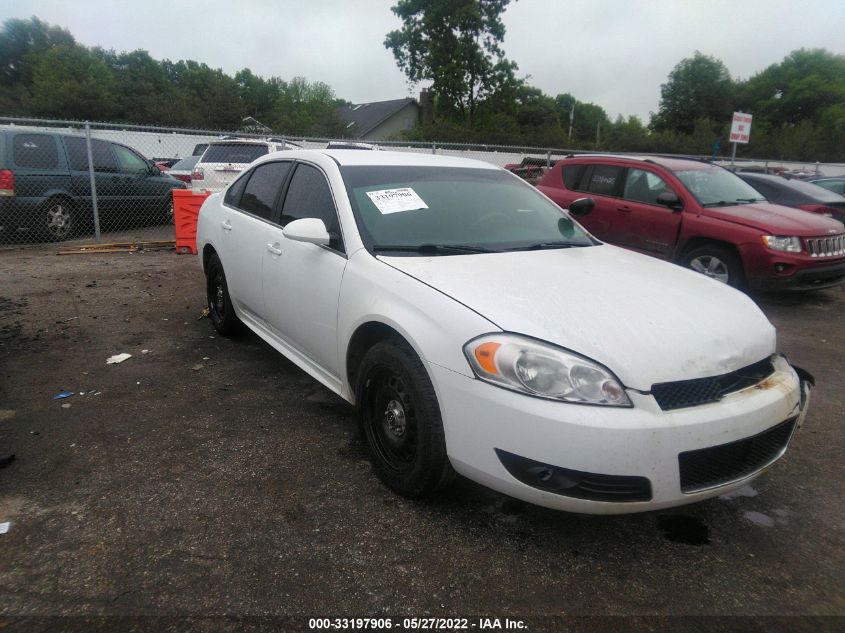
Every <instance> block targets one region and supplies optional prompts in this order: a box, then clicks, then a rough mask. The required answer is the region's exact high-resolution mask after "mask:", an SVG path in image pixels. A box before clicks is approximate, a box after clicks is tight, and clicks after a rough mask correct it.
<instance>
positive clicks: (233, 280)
mask: <svg viewBox="0 0 845 633" xmlns="http://www.w3.org/2000/svg"><path fill="white" fill-rule="evenodd" d="M290 169H291V162H290V161H280V162H272V163H262V164H261V165H258V166H257V167H256V168H255V169H253V170H252V171H251V172H250V173H249V174H247V175H246V176H245V177H244V178H243V179H242V180H241V181H239V182H237V183H235V184H234V185H233V186H232V187H230V188H229V190H228V191H227V192H226V197H225V198H224V200H223V204H222V205H221V213H220V218H219V221H220V240H219V244H218V245H217V246H218V252H219V253H220V259H221V261H222V262H223V269H224V270H225V271H226V282H227V284H228V286H229V295H230V296H231V297H232V301H233V302H235V304H236V305H237V307H238V309H239V310H240V311H241V312H243V313H244V314H246V315H247V316H248V317H249V318H252V319H254V320H257V321H260V322H261V323H262V325H264V326H265V327H266V325H267V320H266V319H265V314H266V311H265V306H264V296H263V289H262V271H261V268H262V265H263V263H264V259H265V258H266V257H267V255H268V251H267V243H268V238H267V232H268V230H269V229H271V228H272V225H271V220H272V218H273V216H274V214H275V211H276V207H277V205H278V202H279V197H280V193H281V191H282V188H283V186H284V184H285V181H286V180H287V177H288V174H289V172H290ZM215 230H216V227H215Z"/></svg>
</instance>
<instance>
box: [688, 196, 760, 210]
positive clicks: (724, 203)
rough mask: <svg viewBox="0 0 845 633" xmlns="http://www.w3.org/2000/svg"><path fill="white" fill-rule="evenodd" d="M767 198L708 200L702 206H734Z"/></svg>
mask: <svg viewBox="0 0 845 633" xmlns="http://www.w3.org/2000/svg"><path fill="white" fill-rule="evenodd" d="M765 200H766V199H765V198H737V199H736V200H719V202H708V203H706V204H702V205H701V206H702V207H705V208H706V207H734V206H736V205H738V204H745V203H747V202H764V201H765Z"/></svg>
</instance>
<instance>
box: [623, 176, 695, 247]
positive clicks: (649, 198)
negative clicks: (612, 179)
mask: <svg viewBox="0 0 845 633" xmlns="http://www.w3.org/2000/svg"><path fill="white" fill-rule="evenodd" d="M667 191H670V192H673V193H674V191H673V190H672V188H671V187H670V186H669V185H668V184H667V183H666V181H665V180H664V179H663V178H662V177H661V176H659V175H658V174H657V173H655V172H653V171H651V170H648V169H638V168H634V167H630V168H628V169H627V170H626V175H625V186H624V188H623V190H622V198H621V199H620V200H619V201H618V203H617V207H616V210H617V212H616V215H615V216H614V219H613V223H614V225H613V231H612V232H613V235H614V236H615V237H614V239H615V240H616V243H617V244H619V245H620V246H625V247H626V248H631V249H634V250H637V251H640V252H642V253H646V254H648V255H654V256H657V257H661V258H664V259H666V258H668V257H670V256H671V254H672V249H673V248H674V246H675V241H676V239H677V235H678V229H679V228H680V226H681V212H680V211H673V210H672V209H670V208H669V207H666V206H664V205H660V204H658V203H657V196H659V195H660V194H661V193H665V192H667Z"/></svg>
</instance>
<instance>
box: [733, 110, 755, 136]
mask: <svg viewBox="0 0 845 633" xmlns="http://www.w3.org/2000/svg"><path fill="white" fill-rule="evenodd" d="M750 138H751V115H750V114H745V112H734V118H733V122H732V123H731V143H747V142H748V140H749V139H750Z"/></svg>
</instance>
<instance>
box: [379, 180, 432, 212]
mask: <svg viewBox="0 0 845 633" xmlns="http://www.w3.org/2000/svg"><path fill="white" fill-rule="evenodd" d="M367 195H368V196H369V197H370V200H372V201H373V204H374V205H376V208H377V209H378V210H379V211H380V212H381V213H382V215H386V214H388V213H399V212H400V211H416V210H417V209H428V205H427V204H426V203H425V202H423V199H422V198H420V197H419V196H418V195H417V192H416V191H414V190H413V189H411V188H410V187H402V188H401V189H382V190H380V191H368V192H367Z"/></svg>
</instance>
